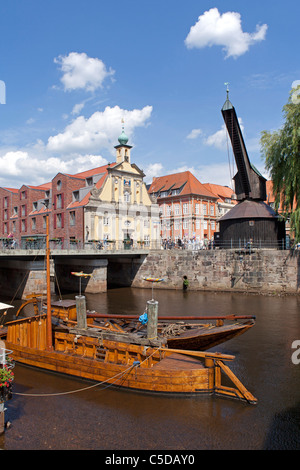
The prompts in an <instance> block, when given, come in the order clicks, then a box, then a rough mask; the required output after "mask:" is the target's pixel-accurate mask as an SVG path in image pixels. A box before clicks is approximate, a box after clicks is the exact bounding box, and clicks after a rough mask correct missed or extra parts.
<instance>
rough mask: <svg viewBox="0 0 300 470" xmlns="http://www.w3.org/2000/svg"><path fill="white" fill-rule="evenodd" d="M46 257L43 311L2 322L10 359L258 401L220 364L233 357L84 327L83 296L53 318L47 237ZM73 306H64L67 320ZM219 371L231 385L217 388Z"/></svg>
mask: <svg viewBox="0 0 300 470" xmlns="http://www.w3.org/2000/svg"><path fill="white" fill-rule="evenodd" d="M46 220H47V226H48V217H47V219H46ZM47 233H48V231H47ZM46 253H47V281H48V282H47V306H46V313H38V314H35V315H34V316H30V317H26V318H21V319H17V320H14V321H10V322H7V323H6V328H7V333H6V336H3V338H2V339H3V342H4V344H5V347H6V348H7V349H10V350H11V351H12V355H13V359H14V360H15V361H17V362H20V363H22V364H27V365H30V366H35V367H38V368H41V369H44V370H49V371H55V372H59V373H64V374H67V375H72V376H76V377H80V378H83V379H88V380H92V381H95V382H96V384H98V385H99V386H100V385H102V386H105V387H108V386H117V387H122V388H127V389H130V390H135V391H142V392H151V393H164V394H172V395H174V394H175V395H177V394H179V395H200V394H203V393H208V394H215V395H222V396H225V397H233V398H238V399H241V400H245V401H247V402H248V403H256V402H257V399H256V398H255V397H254V396H253V395H252V394H251V393H250V392H249V391H248V390H247V389H246V388H245V387H244V386H243V384H242V383H241V382H240V381H239V380H238V378H237V377H236V376H235V375H234V374H233V372H232V371H231V370H230V369H229V367H228V366H227V365H226V364H225V362H226V361H232V360H233V359H234V356H230V355H226V354H219V353H210V352H204V351H188V350H186V351H183V350H179V349H171V348H169V347H168V345H167V341H166V339H165V338H163V337H161V338H160V337H159V336H158V337H157V338H149V337H144V338H143V337H141V336H140V335H138V332H128V331H124V330H123V329H122V327H120V326H119V325H117V324H116V323H115V324H113V323H111V325H112V327H103V326H97V325H95V324H94V320H93V323H88V320H87V318H86V312H84V308H82V297H83V296H78V297H76V317H77V318H76V320H71V319H70V318H68V319H67V321H66V319H64V318H61V317H60V315H62V310H61V308H60V307H61V306H60V305H56V306H55V305H54V306H53V305H52V307H54V308H57V311H56V316H54V315H52V307H51V296H50V282H49V281H50V274H49V273H50V270H49V264H50V263H49V253H50V250H49V239H48V237H47V250H46ZM79 297H80V298H79ZM72 308H73V307H72V306H71V305H69V306H68V309H69V314H70V316H71V315H72V314H73V315H74V311H72ZM64 315H65V313H64ZM84 315H85V318H84ZM84 319H85V320H86V323H85V322H84V321H83V322H82V320H84ZM152 321H153V318H151V322H152ZM89 322H90V320H89ZM112 330H114V331H112ZM222 373H223V375H224V374H225V375H226V376H227V378H229V379H230V381H231V382H232V383H231V386H227V385H226V386H225V385H224V384H222Z"/></svg>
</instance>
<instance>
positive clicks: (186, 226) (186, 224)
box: [183, 220, 189, 228]
mask: <svg viewBox="0 0 300 470" xmlns="http://www.w3.org/2000/svg"><path fill="white" fill-rule="evenodd" d="M183 228H189V223H188V221H187V220H184V221H183Z"/></svg>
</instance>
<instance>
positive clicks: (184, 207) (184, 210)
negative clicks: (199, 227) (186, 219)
mask: <svg viewBox="0 0 300 470" xmlns="http://www.w3.org/2000/svg"><path fill="white" fill-rule="evenodd" d="M188 212H189V207H188V204H187V203H184V204H183V213H184V214H188Z"/></svg>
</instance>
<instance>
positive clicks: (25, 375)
mask: <svg viewBox="0 0 300 470" xmlns="http://www.w3.org/2000/svg"><path fill="white" fill-rule="evenodd" d="M74 296H75V294H74V295H71V296H70V295H68V296H67V297H68V298H70V297H72V298H74ZM86 298H87V306H88V308H89V309H90V310H93V309H94V310H96V311H97V312H103V313H119V314H120V313H128V314H129V313H130V314H131V313H133V314H136V315H139V314H141V313H143V311H144V309H145V305H146V301H147V300H149V299H151V290H149V289H133V288H122V289H112V290H109V291H108V292H107V293H104V294H93V295H92V294H90V295H87V296H86ZM154 298H155V299H156V300H158V302H159V313H160V314H161V315H163V314H170V315H197V314H198V315H229V314H232V313H234V314H240V315H252V314H254V315H256V325H255V326H254V327H253V328H252V329H251V330H250V331H248V332H247V333H245V334H244V335H242V336H240V337H238V338H235V339H233V340H231V341H228V342H227V343H224V344H222V345H220V346H217V347H215V348H213V350H215V351H219V352H223V353H228V354H233V355H234V356H235V360H234V361H233V362H231V363H230V364H229V365H230V368H231V369H232V370H233V372H234V373H235V374H236V375H237V377H238V378H239V379H240V380H241V382H242V383H243V384H244V385H245V387H246V388H247V389H248V390H249V391H250V392H251V393H252V394H253V395H254V396H255V397H256V398H257V399H258V403H257V404H256V405H249V404H246V403H243V402H240V401H236V400H231V399H227V398H219V397H211V396H202V397H193V398H173V397H164V396H151V395H146V394H139V393H135V392H128V391H122V390H117V389H113V388H111V387H109V388H106V389H101V388H100V387H94V388H88V389H86V390H82V389H83V388H85V387H88V386H90V385H91V384H90V383H88V382H85V381H81V380H78V379H73V378H68V377H66V376H61V375H58V374H54V373H48V372H43V371H39V370H37V369H32V368H29V367H26V366H21V365H16V367H15V383H14V387H13V392H14V394H13V398H12V399H11V400H10V401H8V402H7V403H6V406H7V410H6V413H5V418H6V420H8V421H9V422H10V423H11V425H10V427H9V428H8V429H7V430H6V431H5V433H4V434H3V435H2V436H0V449H6V450H22V449H31V450H49V449H51V450H62V449H64V450H103V451H111V450H114V451H118V450H119V451H124V450H127V451H134V450H136V451H139V450H141V449H146V450H150V451H158V450H159V451H164V452H167V451H171V450H175V451H177V452H180V451H192V450H215V449H220V450H225V449H226V450H232V449H235V450H239V449H242V450H257V449H281V450H284V449H288V450H292V449H298V450H299V449H300V364H299V365H297V364H296V363H294V362H297V361H294V362H293V361H292V354H293V353H295V352H296V351H297V350H295V349H293V348H292V343H293V342H294V341H295V340H300V298H299V297H297V296H290V297H277V296H276V297H275V296H261V295H246V294H236V293H234V294H232V293H216V294H215V293H204V292H192V291H190V292H181V291H169V290H158V289H156V290H154ZM2 300H3V299H2ZM3 301H4V302H5V300H3ZM294 356H295V354H294ZM296 356H297V355H296ZM297 357H298V358H299V357H300V354H298V356H297ZM79 390H81V391H79ZM37 395H39V396H37Z"/></svg>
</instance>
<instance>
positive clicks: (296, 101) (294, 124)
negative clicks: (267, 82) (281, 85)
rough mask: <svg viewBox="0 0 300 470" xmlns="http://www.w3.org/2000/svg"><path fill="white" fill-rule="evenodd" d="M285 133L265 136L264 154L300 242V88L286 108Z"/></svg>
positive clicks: (279, 203) (277, 201)
mask: <svg viewBox="0 0 300 470" xmlns="http://www.w3.org/2000/svg"><path fill="white" fill-rule="evenodd" d="M283 116H284V124H283V126H282V127H281V129H279V130H277V131H274V132H269V131H263V132H262V134H261V140H260V144H261V153H262V157H263V158H264V160H265V166H266V168H267V170H269V174H270V177H271V179H272V181H273V191H274V195H275V204H276V209H278V208H279V207H280V209H281V211H282V215H283V217H284V218H285V219H287V218H288V217H289V218H290V227H291V232H293V233H294V235H295V241H297V242H298V241H300V85H298V86H297V88H292V90H291V92H290V96H289V100H288V102H287V104H286V105H285V106H284V107H283Z"/></svg>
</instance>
